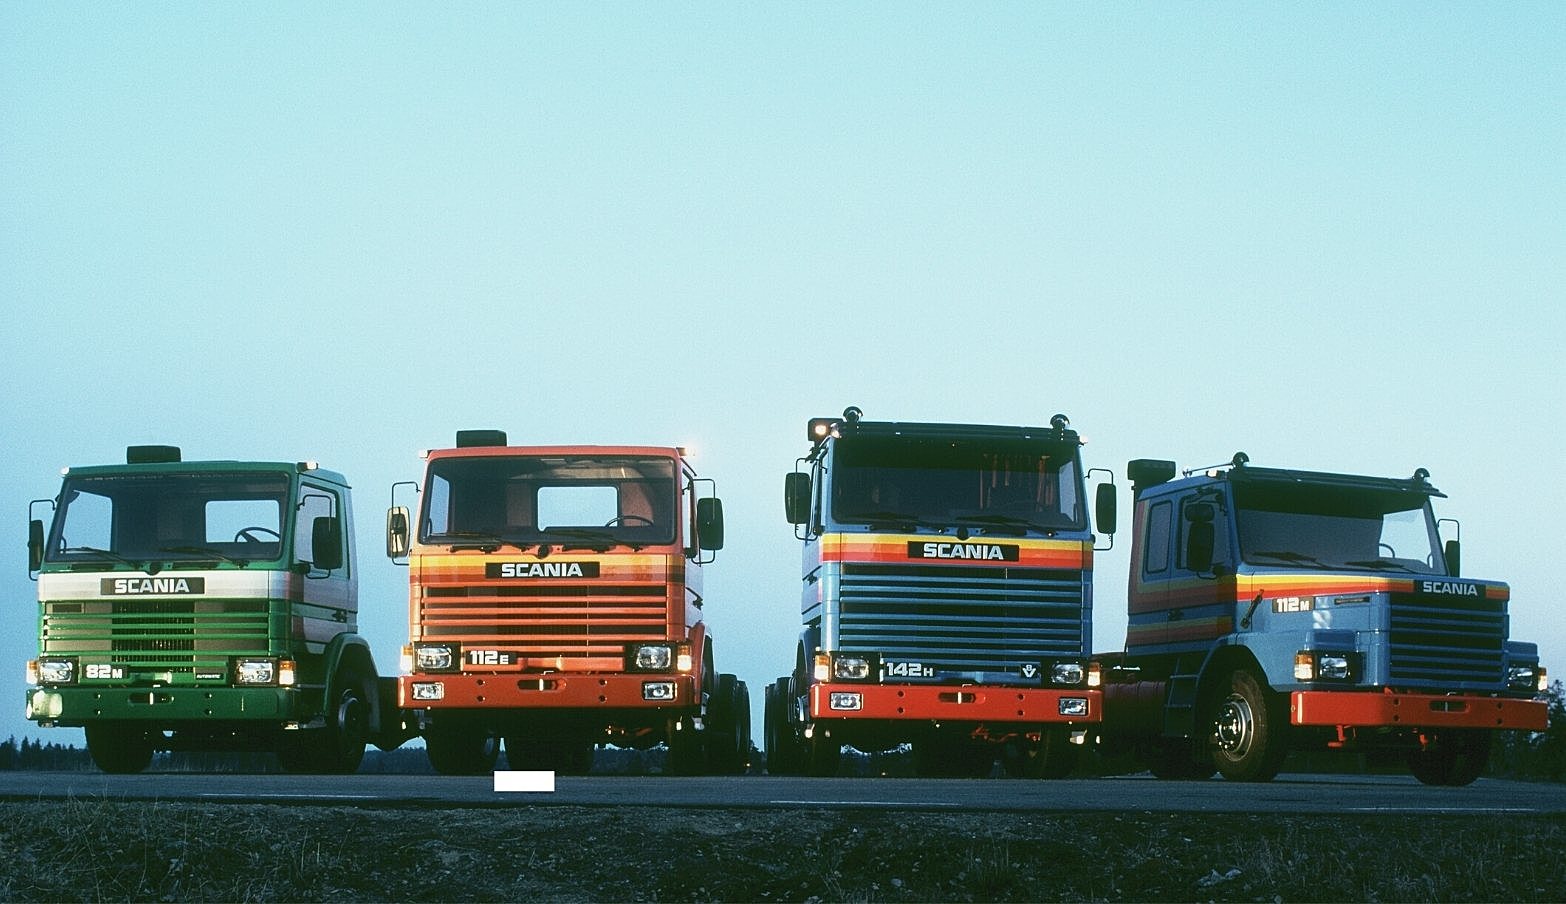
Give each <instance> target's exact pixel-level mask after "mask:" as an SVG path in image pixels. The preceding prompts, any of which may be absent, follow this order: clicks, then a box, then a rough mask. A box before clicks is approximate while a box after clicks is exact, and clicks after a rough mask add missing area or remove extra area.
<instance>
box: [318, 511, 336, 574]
mask: <svg viewBox="0 0 1566 904" xmlns="http://www.w3.org/2000/svg"><path fill="white" fill-rule="evenodd" d="M310 549H311V555H313V556H315V561H314V562H311V563H310V564H312V565H314V566H315V567H316V568H319V569H321V570H323V571H336V570H337V569H339V568H341V567H343V523H342V522H341V521H339V520H338V519H336V518H332V517H327V516H324V515H323V516H322V517H320V518H316V519H315V520H314V521H312V522H310Z"/></svg>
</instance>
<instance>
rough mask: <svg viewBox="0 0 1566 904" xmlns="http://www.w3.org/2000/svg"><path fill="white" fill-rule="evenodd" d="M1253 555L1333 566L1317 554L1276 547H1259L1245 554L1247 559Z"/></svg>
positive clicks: (1320, 565) (1319, 566)
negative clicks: (1316, 555) (1267, 548)
mask: <svg viewBox="0 0 1566 904" xmlns="http://www.w3.org/2000/svg"><path fill="white" fill-rule="evenodd" d="M1252 556H1266V557H1267V558H1269V559H1282V560H1283V561H1285V562H1301V563H1308V564H1311V565H1314V566H1316V567H1317V568H1330V567H1331V566H1330V565H1328V564H1327V563H1325V562H1323V561H1321V560H1320V559H1318V558H1316V557H1315V556H1310V555H1306V554H1305V553H1302V552H1287V551H1282V550H1275V549H1274V550H1259V549H1257V550H1251V551H1250V552H1247V553H1246V554H1245V558H1246V559H1247V560H1248V559H1250V558H1251V557H1252Z"/></svg>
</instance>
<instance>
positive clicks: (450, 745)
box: [424, 722, 500, 775]
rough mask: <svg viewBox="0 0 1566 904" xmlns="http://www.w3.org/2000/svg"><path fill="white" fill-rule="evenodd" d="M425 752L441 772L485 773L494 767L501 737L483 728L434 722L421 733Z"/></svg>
mask: <svg viewBox="0 0 1566 904" xmlns="http://www.w3.org/2000/svg"><path fill="white" fill-rule="evenodd" d="M424 752H425V754H426V755H427V756H429V758H430V765H431V766H432V767H434V769H435V771H436V772H439V773H440V774H441V775H484V774H485V773H488V772H493V771H495V759H496V758H497V757H498V755H499V754H500V738H498V737H496V736H495V735H494V734H493V733H492V732H490V731H489V730H488V729H486V728H481V727H478V726H473V725H460V724H459V725H447V726H442V725H441V724H440V723H438V722H437V723H436V724H434V725H431V726H430V729H429V731H428V732H426V733H425V735H424Z"/></svg>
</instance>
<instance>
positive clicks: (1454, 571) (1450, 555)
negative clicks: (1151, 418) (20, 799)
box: [33, 521, 1463, 578]
mask: <svg viewBox="0 0 1566 904" xmlns="http://www.w3.org/2000/svg"><path fill="white" fill-rule="evenodd" d="M33 523H34V524H37V523H38V522H36V521H35V522H33ZM1441 556H1442V558H1444V559H1446V573H1447V574H1449V575H1451V576H1452V577H1454V578H1455V577H1457V576H1458V575H1460V574H1462V573H1463V544H1462V543H1460V542H1458V541H1457V540H1448V541H1446V546H1445V547H1443V548H1442V550H1441Z"/></svg>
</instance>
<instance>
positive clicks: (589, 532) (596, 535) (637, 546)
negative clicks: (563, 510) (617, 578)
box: [544, 527, 646, 552]
mask: <svg viewBox="0 0 1566 904" xmlns="http://www.w3.org/2000/svg"><path fill="white" fill-rule="evenodd" d="M604 531H605V529H603V528H591V527H546V528H544V533H545V534H558V535H560V536H565V537H574V538H576V539H578V540H590V541H593V542H591V543H587V544H582V545H570V546H568V545H566V544H563V543H562V544H560V550H561V551H562V552H564V551H566V550H570V549H590V550H592V551H594V552H608V551H609V549H610V547H613V546H628V547H630V548H631V551H632V552H640V551H641V548H642V547H643V546H645V545H646V544H645V543H632V542H630V541H629V540H622V539H620V538H619V537H616V536H614V534H612V533H605V532H604Z"/></svg>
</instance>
